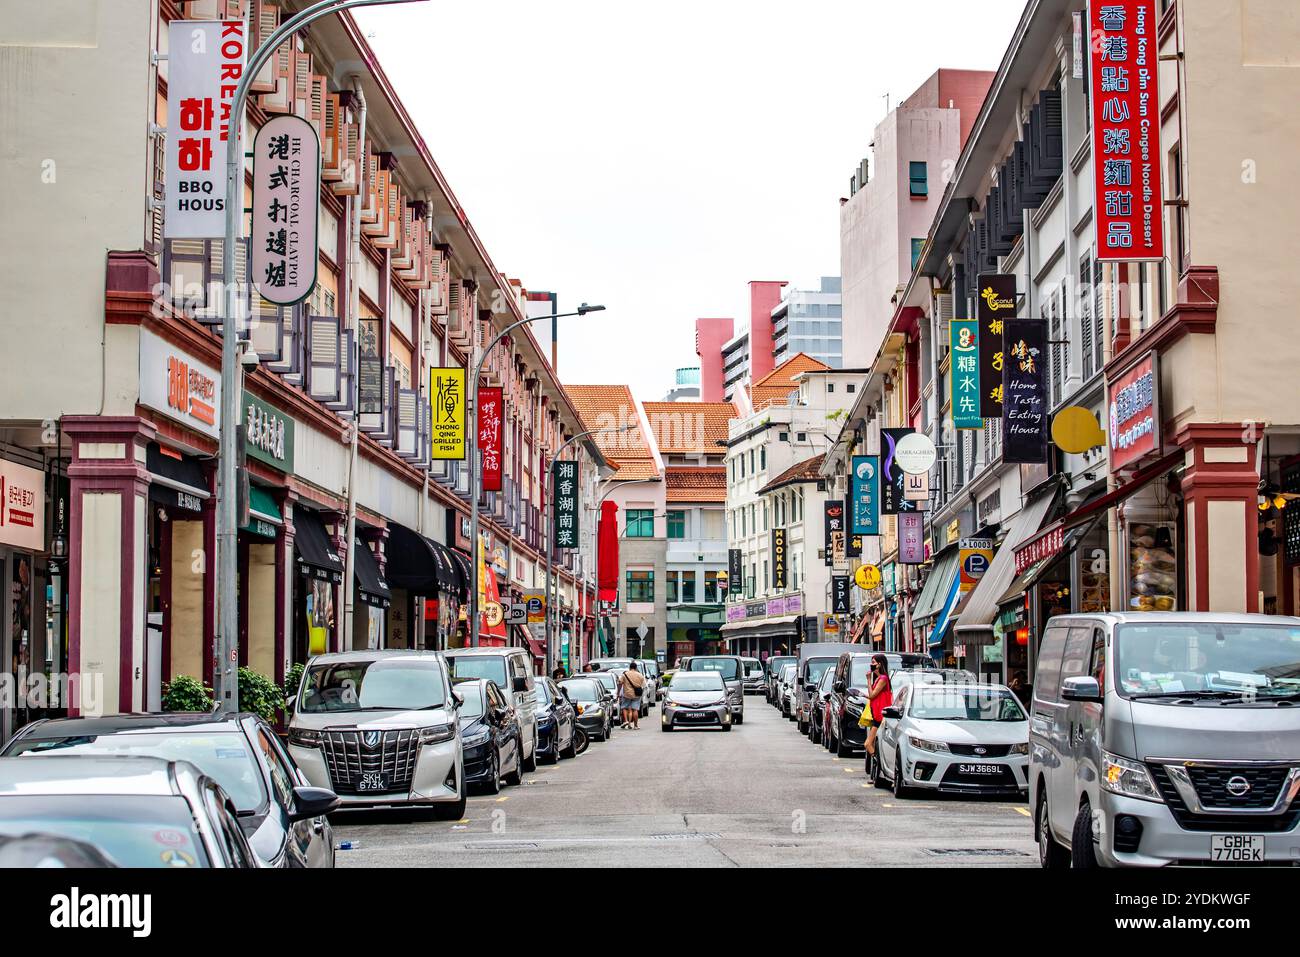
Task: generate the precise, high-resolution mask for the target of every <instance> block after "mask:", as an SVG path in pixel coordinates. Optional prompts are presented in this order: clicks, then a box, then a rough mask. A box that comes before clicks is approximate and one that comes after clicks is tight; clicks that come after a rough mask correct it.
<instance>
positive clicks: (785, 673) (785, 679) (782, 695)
mask: <svg viewBox="0 0 1300 957" xmlns="http://www.w3.org/2000/svg"><path fill="white" fill-rule="evenodd" d="M798 670H799V666H798V665H795V664H789V665H786V666H785V667H784V668H782V669H781V677H780V678H779V679H778V680H777V686H776V698H777V706H778V707H779V708H780V709H781V714H782V715H784V716H785V717H787V718H789V719H790V720H791V721H793V720H794V718H795V714H794V707H795V702H794V676H795V672H796V671H798Z"/></svg>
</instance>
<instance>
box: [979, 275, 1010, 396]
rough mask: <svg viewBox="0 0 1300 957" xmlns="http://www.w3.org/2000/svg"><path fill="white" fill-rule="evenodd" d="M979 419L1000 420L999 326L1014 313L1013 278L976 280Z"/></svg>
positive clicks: (1000, 338)
mask: <svg viewBox="0 0 1300 957" xmlns="http://www.w3.org/2000/svg"><path fill="white" fill-rule="evenodd" d="M976 314H977V318H978V319H979V346H978V348H979V360H980V361H979V373H980V418H982V419H999V418H1001V417H1002V366H1003V358H1004V357H1003V354H1002V323H1003V322H1004V321H1005V320H1006V319H1008V318H1010V317H1012V316H1014V315H1015V314H1016V277H1015V276H1014V275H1010V274H1002V273H993V274H989V275H983V276H980V277H979V308H978V310H977V313H976Z"/></svg>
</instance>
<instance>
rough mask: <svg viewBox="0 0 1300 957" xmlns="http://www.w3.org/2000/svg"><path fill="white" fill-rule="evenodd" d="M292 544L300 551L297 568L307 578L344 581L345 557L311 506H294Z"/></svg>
mask: <svg viewBox="0 0 1300 957" xmlns="http://www.w3.org/2000/svg"><path fill="white" fill-rule="evenodd" d="M293 530H294V537H293V546H294V548H295V549H296V550H297V552H298V571H299V572H301V573H302V574H303V575H306V576H307V577H308V578H319V579H320V580H321V581H331V582H334V583H335V584H336V585H339V584H342V583H343V560H342V559H341V558H339V556H338V553H337V552H335V551H334V545H333V544H332V543H331V542H330V537H329V533H328V532H326V531H325V524H324V522H322V521H321V520H320V516H319V515H317V514H316V513H315V512H313V511H312V510H311V509H309V508H303V507H302V506H299V507H297V508H295V509H294V510H293Z"/></svg>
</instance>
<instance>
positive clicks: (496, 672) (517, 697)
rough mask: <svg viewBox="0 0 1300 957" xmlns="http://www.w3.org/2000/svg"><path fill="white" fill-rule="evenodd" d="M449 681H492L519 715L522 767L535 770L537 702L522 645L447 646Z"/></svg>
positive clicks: (530, 663)
mask: <svg viewBox="0 0 1300 957" xmlns="http://www.w3.org/2000/svg"><path fill="white" fill-rule="evenodd" d="M442 656H443V658H444V659H445V660H446V662H447V668H448V670H449V671H450V672H451V679H452V682H453V683H454V682H456V681H461V680H464V679H466V678H487V679H488V680H490V681H495V682H496V684H497V687H498V688H500V689H501V693H502V694H504V695H505V696H506V700H507V701H509V702H510V704H511V705H512V706H513V707H514V709H515V713H516V714H518V715H519V731H520V733H521V734H522V735H523V739H524V757H523V766H524V770H525V771H536V770H537V714H536V711H535V705H536V704H537V699H536V694H535V689H536V688H537V683H536V681H535V680H534V678H533V658H532V655H530V654H529V653H528V652H527V651H525V650H524V649H523V648H448V649H447V650H446V651H444V652H442Z"/></svg>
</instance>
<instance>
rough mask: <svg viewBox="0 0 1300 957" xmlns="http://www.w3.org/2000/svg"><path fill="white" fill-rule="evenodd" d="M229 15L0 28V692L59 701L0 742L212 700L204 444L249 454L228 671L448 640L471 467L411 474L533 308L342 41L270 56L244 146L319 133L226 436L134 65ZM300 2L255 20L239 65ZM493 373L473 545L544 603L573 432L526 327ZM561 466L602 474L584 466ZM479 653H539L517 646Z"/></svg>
mask: <svg viewBox="0 0 1300 957" xmlns="http://www.w3.org/2000/svg"><path fill="white" fill-rule="evenodd" d="M109 6H111V8H112V9H111V15H110V11H109V9H108V8H109ZM249 6H250V5H249V4H247V3H241V2H238V0H201V2H200V0H195V2H190V3H179V2H175V0H161V2H150V0H121V2H118V3H114V4H111V5H104V4H101V5H99V7H100V8H101V9H100V12H99V15H98V16H93V15H81V13H80V12H78V13H75V14H74V13H73V12H72V11H71V8H70V6H69V5H67V4H50V3H41V2H18V3H8V4H6V5H5V8H4V12H3V14H2V15H0V49H3V51H4V56H5V58H6V59H7V60H8V61H10V62H13V63H21V64H22V65H23V66H22V73H23V75H24V76H25V77H27V79H26V80H25V81H24V82H22V83H17V84H15V83H6V84H4V87H3V90H0V115H3V116H4V117H5V123H6V133H5V150H4V151H3V156H2V157H0V206H2V207H3V208H4V209H5V219H6V224H7V225H8V226H10V227H11V228H6V229H5V230H4V231H3V233H2V234H0V244H2V245H0V286H2V287H3V289H4V290H5V293H4V296H5V320H6V322H7V323H9V327H10V330H9V331H10V332H11V335H10V336H8V337H7V344H6V348H5V349H4V350H3V351H2V352H0V380H3V382H4V383H5V386H4V394H5V402H4V407H3V410H0V416H3V419H2V420H0V459H2V460H3V462H0V470H3V474H2V476H0V482H2V483H3V485H4V487H5V489H6V491H7V495H6V499H7V501H6V506H7V508H6V511H5V516H4V521H3V522H0V525H2V526H3V527H2V528H0V568H2V569H3V571H2V572H0V595H2V596H3V598H0V602H3V607H2V608H0V673H3V677H4V678H6V679H11V680H12V679H14V678H15V677H21V676H23V675H24V673H26V674H33V673H36V672H45V673H49V674H51V675H54V676H56V677H57V676H60V675H66V674H72V675H76V676H77V680H78V682H79V683H80V687H79V689H78V690H77V692H76V693H74V694H73V695H71V696H70V697H69V698H65V699H63V700H61V701H59V702H48V703H47V705H42V704H39V703H32V702H28V701H23V702H19V703H18V706H17V707H6V708H4V709H3V711H2V712H0V740H4V739H5V738H7V737H8V736H9V735H10V734H12V732H13V730H14V728H15V727H17V726H18V725H20V724H21V723H23V722H25V721H26V720H29V719H31V718H34V717H38V716H41V715H57V714H63V713H66V712H68V711H71V712H73V713H76V712H78V711H81V710H91V709H94V710H100V711H104V712H107V713H114V712H130V711H144V710H155V709H157V708H158V707H159V705H160V699H161V692H162V686H163V684H164V682H167V681H169V680H171V679H174V678H176V677H178V676H180V675H190V676H193V677H195V678H198V679H200V680H202V681H204V682H205V683H207V684H209V685H210V684H211V682H212V670H213V660H214V656H215V647H214V634H215V632H216V618H215V615H216V612H215V608H216V600H215V599H216V594H215V588H216V582H215V575H214V568H215V557H216V522H215V508H214V504H215V484H214V476H215V471H216V469H215V466H216V460H215V455H216V452H217V437H218V435H219V430H220V429H221V428H227V429H229V428H238V429H240V431H241V433H242V434H243V446H244V454H245V455H246V456H247V466H246V469H245V473H246V475H247V478H248V481H249V485H250V487H251V490H250V494H249V504H250V509H249V521H248V524H247V525H246V526H245V527H244V528H243V529H242V530H241V531H240V533H239V545H238V548H239V575H240V581H239V583H238V586H237V587H238V588H239V596H240V597H239V614H240V623H239V628H240V642H239V652H238V654H239V663H240V664H241V665H247V666H248V667H250V668H252V669H254V670H256V671H258V672H260V673H262V674H264V675H266V676H267V677H269V678H271V679H272V680H274V681H276V682H282V681H283V680H284V678H285V676H286V674H287V673H288V672H289V670H290V668H291V667H292V665H293V664H295V663H301V662H304V661H305V660H306V659H307V657H308V656H309V655H312V654H316V653H319V652H323V651H337V650H341V649H344V648H353V647H387V648H445V647H451V646H455V645H458V644H461V643H463V642H464V641H465V631H466V622H464V621H462V620H461V616H462V614H463V607H464V603H465V600H466V597H467V595H468V589H469V588H470V587H473V583H474V581H475V578H474V575H473V572H472V565H473V563H474V552H475V547H474V543H471V542H470V541H469V537H468V532H467V528H468V524H469V502H468V498H469V495H468V488H467V482H466V470H465V468H464V461H463V460H461V461H455V460H452V461H440V460H437V458H436V457H435V455H433V454H432V450H431V439H430V424H431V421H432V410H431V408H430V402H431V397H430V389H431V388H432V387H433V386H432V383H431V378H433V379H436V378H437V375H436V373H433V372H432V370H434V369H438V368H442V367H449V366H454V367H457V368H459V369H462V370H463V369H465V368H466V367H467V366H469V364H471V363H473V362H474V361H475V360H476V358H477V356H478V354H479V350H480V349H481V348H482V346H483V344H484V342H485V338H484V337H485V336H486V335H489V334H491V333H492V331H493V330H496V329H499V328H501V327H502V326H504V325H505V324H507V323H510V322H513V321H515V320H516V319H520V318H522V317H523V316H524V308H525V303H526V299H525V296H524V291H523V288H522V286H520V285H519V284H517V283H512V282H510V281H508V280H507V279H505V278H504V276H503V275H502V273H501V271H500V270H499V268H498V267H497V265H496V264H495V263H494V262H493V261H492V259H491V257H490V256H489V255H488V252H487V250H486V248H485V247H484V245H483V243H482V242H481V241H480V239H479V237H478V236H477V235H476V233H475V232H474V230H473V227H472V226H470V225H469V221H468V220H467V219H466V217H465V213H464V210H463V209H462V207H461V205H460V203H459V202H458V200H457V199H456V197H455V195H454V194H453V193H452V192H451V190H450V188H449V186H448V185H447V182H446V179H445V178H444V177H443V175H442V173H441V172H440V171H439V169H438V167H437V165H436V163H435V162H434V159H433V157H432V156H431V155H430V153H429V151H428V147H427V146H426V143H427V142H428V141H429V137H428V136H427V135H421V133H420V131H418V130H417V129H416V128H415V126H414V124H413V123H412V121H411V118H410V115H409V114H408V112H407V110H406V108H405V107H404V106H403V104H402V102H401V100H400V99H399V98H398V97H397V95H396V93H395V91H394V89H393V87H392V84H391V83H390V82H389V80H388V79H387V77H385V75H384V73H383V71H382V69H381V68H380V67H379V65H378V60H377V59H376V57H375V54H374V52H373V51H372V50H371V49H370V48H369V47H368V45H367V44H366V41H365V39H364V35H363V34H362V32H361V30H360V29H359V27H358V26H357V24H356V22H355V21H354V20H353V19H352V18H351V17H350V16H349V15H348V14H346V13H343V14H340V15H337V16H331V17H328V18H326V19H324V20H321V21H319V22H317V23H316V24H314V25H313V26H312V28H311V31H310V34H309V35H308V36H305V37H303V36H300V37H298V38H295V39H293V40H291V41H287V42H286V43H285V45H284V46H283V47H282V49H281V51H280V52H279V53H278V54H277V56H276V57H275V58H273V59H272V61H271V62H270V63H269V64H268V66H267V67H266V69H265V71H264V75H263V76H261V77H259V79H258V81H257V83H256V85H255V86H254V91H255V94H256V95H254V96H253V97H252V99H251V100H250V103H249V108H248V113H247V120H246V124H245V143H246V144H251V143H252V139H253V135H254V134H255V133H256V131H257V130H258V129H259V128H260V127H261V126H262V125H263V124H265V123H266V122H267V121H268V120H269V119H271V118H272V117H273V116H276V115H278V114H283V113H290V112H293V113H298V114H299V115H303V116H305V117H307V118H308V119H310V120H311V121H312V122H313V123H314V124H315V125H316V127H317V129H318V130H319V133H320V142H321V150H322V155H321V163H322V168H323V179H324V184H323V186H322V189H321V191H320V195H319V197H318V198H319V202H320V215H319V224H320V228H319V235H318V239H319V250H318V253H317V255H315V256H312V257H311V258H312V259H314V260H316V263H315V265H316V270H317V280H316V285H315V287H314V289H313V291H312V293H311V295H310V296H309V298H308V300H307V302H306V303H305V304H303V305H302V306H299V307H293V308H286V309H276V308H272V307H270V306H269V305H268V304H267V303H265V302H262V301H261V300H260V299H259V300H258V301H256V302H255V303H254V304H253V306H254V308H255V310H256V312H255V315H256V316H257V321H256V322H253V323H250V324H249V326H248V328H247V329H246V330H245V334H246V335H248V336H249V337H250V339H251V340H252V346H253V349H254V350H255V351H256V353H257V355H258V357H260V360H261V361H260V364H259V365H258V366H257V367H256V368H254V369H253V370H252V371H251V372H250V373H248V374H247V375H245V376H243V379H244V394H243V401H242V402H241V420H242V421H241V422H240V423H233V422H225V423H223V422H222V421H221V420H220V413H219V399H218V397H219V395H220V390H221V373H220V371H219V369H220V351H221V339H220V328H219V327H218V326H215V325H214V323H213V318H212V317H213V310H212V303H211V301H210V299H209V298H208V297H209V296H211V295H213V294H214V293H213V292H212V291H211V290H210V288H209V286H208V283H209V281H215V280H217V279H218V278H219V277H217V276H215V275H214V274H213V272H212V266H211V263H212V262H213V260H214V248H213V246H214V244H213V243H212V242H210V241H207V240H202V239H200V240H163V239H162V235H163V229H164V226H165V223H164V220H163V210H162V207H161V206H160V205H158V204H156V203H154V202H153V201H155V200H159V199H162V198H163V197H164V196H165V195H166V191H167V189H168V188H169V184H168V183H167V182H166V176H165V157H166V150H165V143H166V140H165V139H164V135H163V134H162V133H161V132H158V131H157V130H156V129H152V128H151V124H154V125H156V126H163V125H165V124H166V122H167V90H168V86H167V79H168V66H169V63H168V60H167V59H166V58H163V59H155V58H154V57H153V56H152V55H151V54H152V53H154V52H155V51H156V52H161V53H164V54H165V53H167V52H168V50H167V25H168V23H169V22H170V21H172V20H173V19H176V18H180V17H189V18H200V19H214V18H220V17H230V18H241V17H243V16H244V15H245V14H246V13H247V12H248V7H249ZM304 6H305V4H304V3H300V2H292V3H276V2H270V0H261V2H258V3H257V4H256V5H255V8H256V10H257V12H258V16H257V17H256V18H254V23H253V27H252V29H251V31H249V34H248V35H247V36H246V37H245V40H246V42H247V44H248V46H250V47H251V46H253V45H254V44H255V43H256V42H258V41H259V40H260V39H262V38H263V37H265V36H267V35H268V34H269V33H270V32H271V30H272V29H273V28H274V27H275V26H276V25H277V23H278V22H279V21H280V18H281V17H283V16H285V15H286V14H288V13H289V12H291V11H295V10H299V9H301V8H303V7H304ZM173 62H174V61H173ZM92 94H93V95H92ZM426 133H427V131H426ZM250 148H251V147H250ZM399 156H400V157H401V161H400V164H399V163H398V162H397V160H396V157H399ZM12 224H23V225H22V228H21V229H20V228H16V227H13V226H12ZM217 258H219V257H217ZM241 278H246V277H241ZM20 317H31V321H32V322H33V323H35V325H34V326H33V329H32V330H28V331H27V332H26V333H24V332H22V331H21V330H20V328H19V324H20ZM37 317H39V318H37ZM486 372H487V381H488V382H489V383H492V384H496V385H500V386H501V387H502V388H503V389H505V394H506V397H507V402H506V414H505V415H504V416H503V418H502V422H501V429H502V433H503V485H502V490H501V491H500V492H494V493H488V494H487V495H486V496H485V498H484V502H483V507H484V510H485V518H484V522H483V536H482V539H481V542H480V543H478V544H479V552H480V554H481V555H482V557H483V561H484V564H485V567H486V568H488V569H490V575H491V578H492V580H493V587H495V588H496V589H497V591H498V593H499V594H500V595H501V596H503V597H504V598H505V599H507V600H513V599H519V598H522V596H523V594H524V593H525V592H526V591H530V590H534V589H535V590H538V591H540V590H541V589H542V587H543V567H544V548H543V544H544V543H545V542H546V540H547V535H548V534H549V529H548V522H549V513H550V510H549V508H547V507H546V503H547V497H546V489H547V479H546V476H547V474H548V466H549V459H550V456H552V455H553V454H554V451H555V450H556V448H557V447H558V446H559V444H560V443H561V442H562V441H564V439H565V438H566V437H568V436H570V435H573V434H575V433H576V431H577V429H578V426H579V422H580V420H579V418H578V415H577V411H576V410H575V409H574V407H573V406H572V404H571V403H570V401H569V398H568V396H567V395H566V394H565V391H564V388H563V386H562V385H561V384H560V383H559V381H558V380H557V379H556V377H555V376H554V374H553V372H552V369H551V367H550V365H549V364H548V362H547V357H546V355H545V353H544V352H543V350H542V349H540V348H539V346H538V343H537V341H536V340H535V339H534V337H533V336H532V335H531V334H530V333H528V332H526V331H522V332H519V333H516V334H515V335H514V336H513V337H512V339H511V340H510V341H509V343H508V344H506V345H503V346H502V347H501V348H499V349H498V350H497V351H496V352H495V353H494V354H493V355H492V357H491V358H490V360H489V362H488V363H487V365H486ZM363 373H364V374H363ZM354 434H355V435H356V436H357V438H356V443H355V446H353V444H352V443H351V441H350V439H351V437H352V436H353V435H354ZM353 448H355V450H356V451H355V455H354V456H353V455H350V452H351V450H352V449H353ZM575 454H576V455H577V457H578V458H579V460H580V463H581V467H582V470H583V472H584V475H586V476H587V477H588V478H589V479H590V478H592V477H594V475H595V472H596V470H597V468H598V467H599V465H600V462H601V458H600V454H599V451H598V450H597V449H596V448H595V446H594V445H593V446H586V445H584V444H579V445H578V446H577V447H576V448H575ZM350 460H351V461H352V462H354V464H353V465H350V464H349V463H350ZM349 476H351V479H349ZM350 517H354V520H352V521H350ZM353 524H354V525H355V534H354V535H351V536H350V535H349V534H348V528H349V526H350V525H353ZM349 552H351V556H352V561H351V565H352V567H353V568H354V576H353V580H351V581H345V580H344V575H343V570H344V569H345V568H346V567H347V564H346V560H347V556H348V553H349ZM561 566H562V571H561V577H562V581H563V585H562V589H561V590H562V593H563V594H564V595H565V596H566V599H565V600H566V602H567V603H568V605H569V606H570V608H571V609H573V612H574V614H575V616H578V617H580V616H581V615H582V613H583V611H584V610H587V609H589V608H590V606H591V605H592V601H591V596H592V595H594V590H593V589H591V588H589V587H588V586H587V584H586V583H585V582H584V574H583V573H582V572H580V571H579V569H580V568H581V567H582V563H581V560H580V558H579V557H578V555H577V554H575V553H567V554H566V555H565V556H564V558H563V559H562V561H561ZM484 577H485V578H486V577H487V576H486V575H485V576H484ZM231 587H236V586H234V585H232V586H231ZM47 596H49V597H48V598H47ZM489 640H499V641H505V642H510V643H514V644H519V645H523V646H528V647H532V648H533V650H534V653H535V654H536V653H537V652H538V650H539V649H538V648H537V643H536V641H535V638H534V636H532V635H530V634H527V633H525V632H523V631H521V630H515V631H503V632H501V637H499V638H489ZM11 703H12V702H11Z"/></svg>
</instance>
